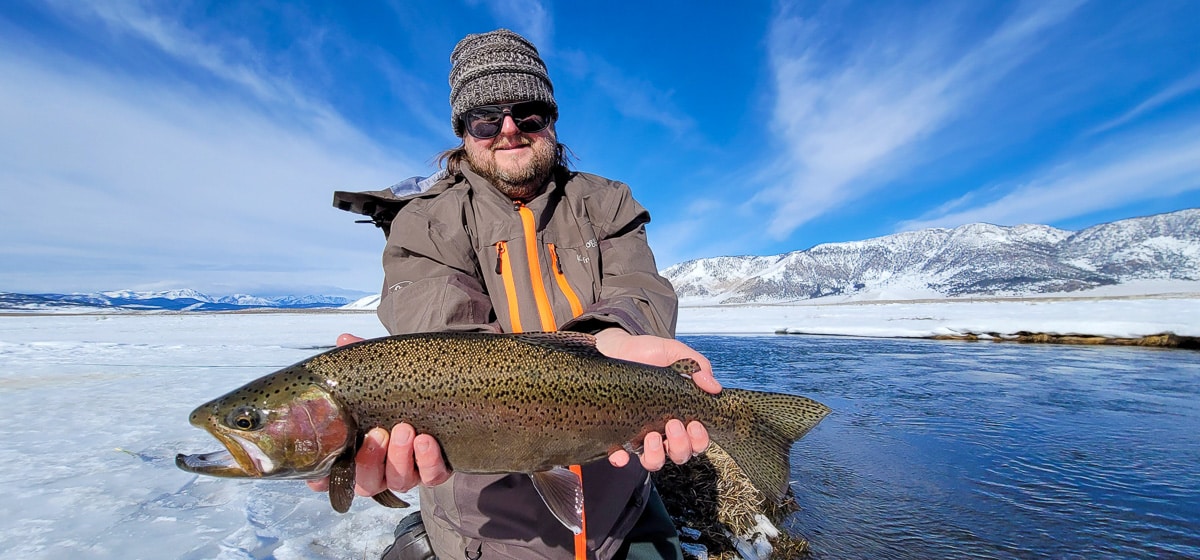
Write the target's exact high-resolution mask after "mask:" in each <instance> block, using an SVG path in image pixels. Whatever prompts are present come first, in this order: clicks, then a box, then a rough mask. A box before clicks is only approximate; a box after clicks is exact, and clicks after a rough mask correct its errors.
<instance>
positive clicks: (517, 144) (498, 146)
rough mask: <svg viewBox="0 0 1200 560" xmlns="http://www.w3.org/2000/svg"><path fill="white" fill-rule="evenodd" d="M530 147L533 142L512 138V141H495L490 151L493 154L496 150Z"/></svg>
mask: <svg viewBox="0 0 1200 560" xmlns="http://www.w3.org/2000/svg"><path fill="white" fill-rule="evenodd" d="M532 145H533V141H532V140H530V139H528V138H513V139H509V140H507V141H505V142H501V141H500V140H499V139H497V140H496V141H495V142H493V143H492V145H491V150H492V151H493V152H494V151H496V150H507V149H510V148H522V147H525V146H532Z"/></svg>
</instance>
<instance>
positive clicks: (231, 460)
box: [175, 433, 274, 478]
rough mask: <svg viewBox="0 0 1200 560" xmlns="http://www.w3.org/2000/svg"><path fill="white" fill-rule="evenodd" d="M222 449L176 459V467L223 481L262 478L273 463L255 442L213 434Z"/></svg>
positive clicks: (271, 467)
mask: <svg viewBox="0 0 1200 560" xmlns="http://www.w3.org/2000/svg"><path fill="white" fill-rule="evenodd" d="M213 436H214V437H216V438H217V440H218V441H220V442H221V443H222V444H224V445H225V449H222V450H220V451H213V452H211V453H198V454H195V455H185V454H183V453H180V454H178V455H176V456H175V466H177V467H179V468H180V469H182V470H184V471H187V472H190V473H196V474H206V475H209V476H222V477H226V478H262V477H263V476H265V475H266V474H267V473H269V472H270V471H271V470H272V469H273V467H274V462H273V461H271V459H270V458H269V457H267V456H266V454H264V453H263V452H262V450H260V449H259V448H258V446H257V445H254V443H252V442H250V441H247V440H245V439H242V438H239V437H237V436H233V435H225V434H220V433H213Z"/></svg>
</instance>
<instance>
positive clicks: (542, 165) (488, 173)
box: [467, 135, 558, 200]
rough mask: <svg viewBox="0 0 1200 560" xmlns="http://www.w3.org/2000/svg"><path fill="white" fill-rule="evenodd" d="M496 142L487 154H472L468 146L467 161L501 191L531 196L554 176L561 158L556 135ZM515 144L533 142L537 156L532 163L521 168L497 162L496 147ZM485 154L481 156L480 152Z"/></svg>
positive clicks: (516, 196)
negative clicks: (502, 166) (555, 168)
mask: <svg viewBox="0 0 1200 560" xmlns="http://www.w3.org/2000/svg"><path fill="white" fill-rule="evenodd" d="M500 142H501V141H500V140H499V139H497V141H496V142H495V143H493V144H492V145H491V146H489V147H488V148H486V149H485V152H486V153H484V154H472V153H471V150H470V149H468V150H467V163H468V164H470V166H471V170H472V171H474V172H475V173H478V174H479V176H481V177H483V178H484V179H487V180H488V181H489V182H491V183H492V184H493V185H495V186H496V188H497V189H499V190H500V192H502V193H504V194H505V195H507V196H508V197H509V198H511V199H513V200H529V199H531V198H533V197H535V196H537V194H538V193H539V192H541V190H542V187H544V186H545V185H546V182H547V181H548V180H549V179H550V173H551V171H553V170H554V164H555V162H556V161H557V160H558V141H557V139H556V138H555V137H554V135H547V136H545V137H542V138H537V139H530V138H526V137H518V138H517V139H514V140H512V141H509V142H506V143H503V144H501V143H500ZM514 146H529V147H530V148H532V149H533V154H532V155H533V157H532V158H531V159H530V161H529V163H528V164H526V165H523V166H521V167H520V168H519V169H515V170H514V169H501V168H500V166H498V165H496V150H498V149H503V148H511V147H514ZM481 155H482V156H483V157H480V156H481Z"/></svg>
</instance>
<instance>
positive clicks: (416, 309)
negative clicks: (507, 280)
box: [377, 203, 500, 334]
mask: <svg viewBox="0 0 1200 560" xmlns="http://www.w3.org/2000/svg"><path fill="white" fill-rule="evenodd" d="M455 228H458V230H457V231H455ZM462 228H463V225H462V224H457V225H450V224H446V223H444V222H441V221H438V220H434V219H432V218H430V217H429V215H428V214H427V213H425V212H424V211H423V210H422V208H421V205H420V204H416V203H414V204H411V205H410V206H409V207H406V208H405V209H404V210H401V211H400V212H399V213H398V214H397V215H396V217H395V219H393V221H392V228H391V234H390V235H389V236H388V240H387V245H386V246H385V247H384V250H383V277H384V281H383V294H382V296H381V298H380V301H379V309H378V311H377V313H378V315H379V320H380V322H382V323H383V326H384V327H385V328H386V329H387V330H388V332H389V333H391V334H407V333H415V332H432V331H446V330H467V331H490V332H499V331H500V328H499V325H498V324H497V323H496V319H495V314H494V313H493V311H492V302H491V299H490V298H488V296H487V294H486V293H485V292H484V289H483V286H482V284H480V281H479V279H478V275H477V273H476V269H477V266H478V265H477V264H476V261H475V253H474V251H473V249H472V246H471V242H470V239H469V236H468V235H465V233H464V232H463V231H462Z"/></svg>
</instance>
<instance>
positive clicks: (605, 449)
mask: <svg viewBox="0 0 1200 560" xmlns="http://www.w3.org/2000/svg"><path fill="white" fill-rule="evenodd" d="M564 338H567V339H570V336H569V335H568V336H564ZM530 340H534V341H535V342H530ZM536 340H539V339H538V338H532V337H531V338H529V339H525V338H522V337H520V336H513V337H496V336H493V335H477V336H464V335H462V334H453V335H450V334H447V335H444V336H437V335H426V336H421V337H418V338H411V337H398V338H392V339H388V340H385V341H383V342H381V343H378V344H368V345H361V346H355V347H346V348H344V349H341V351H336V352H330V353H328V354H323V355H320V356H317V357H315V358H313V359H311V360H309V361H308V362H302V363H301V364H299V365H301V366H303V367H304V368H305V369H307V370H308V371H311V372H315V373H318V374H319V375H323V376H327V377H328V378H329V379H331V380H334V381H336V385H334V388H333V390H334V393H335V394H336V395H337V396H338V397H339V398H341V399H342V400H344V401H345V402H346V403H347V405H348V406H349V407H350V409H351V410H353V411H354V415H355V419H356V420H357V421H358V423H359V425H360V426H392V425H394V424H396V423H399V422H402V421H403V422H408V423H409V424H412V425H413V427H414V428H415V429H416V431H417V432H418V433H428V434H430V435H432V436H434V437H435V438H437V439H438V441H439V443H440V444H441V446H442V449H443V451H444V452H445V454H446V457H447V459H448V461H449V463H450V466H451V468H453V469H455V470H457V471H461V472H469V473H500V472H524V471H529V470H542V469H545V468H550V467H551V466H555V465H569V464H583V463H587V462H590V461H593V460H596V459H599V458H601V457H604V456H607V455H608V454H609V453H611V452H612V451H614V450H615V449H617V448H620V447H621V446H622V444H625V443H633V442H638V441H641V440H642V439H643V438H644V437H645V435H646V434H647V433H649V432H650V431H661V430H662V429H663V427H664V426H665V425H666V422H667V420H669V419H670V418H680V419H682V420H684V421H690V420H700V419H703V420H706V421H707V422H708V423H711V424H712V425H714V426H727V425H736V422H735V420H736V418H735V417H734V415H733V411H732V410H731V409H730V407H728V406H720V405H721V404H722V403H723V402H724V400H723V399H717V400H715V401H714V399H712V398H711V396H709V395H707V394H706V393H704V392H703V391H701V390H699V389H698V388H697V387H696V386H695V384H694V383H692V382H691V381H690V380H688V379H686V378H684V377H682V376H680V375H678V374H676V373H675V372H674V371H672V370H671V369H669V368H660V367H653V366H646V365H643V364H636V363H632V362H624V361H619V360H612V359H609V358H605V357H603V356H602V355H600V354H598V353H597V352H595V350H594V349H590V348H587V347H579V348H575V347H573V346H565V348H567V349H568V350H567V351H564V350H563V349H562V348H556V347H553V346H546V345H544V344H541V343H539V342H536ZM732 400H736V399H732ZM744 424H745V423H744V422H743V425H742V426H739V427H738V428H739V430H738V431H741V432H745V431H746V429H747V427H746V426H745V425H744ZM564 432H568V433H570V434H571V437H564Z"/></svg>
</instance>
